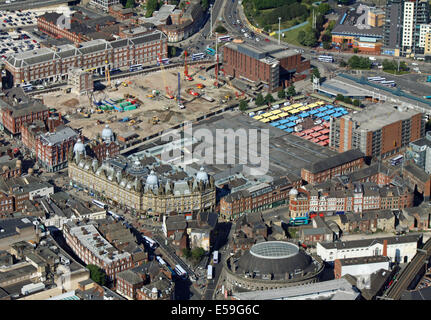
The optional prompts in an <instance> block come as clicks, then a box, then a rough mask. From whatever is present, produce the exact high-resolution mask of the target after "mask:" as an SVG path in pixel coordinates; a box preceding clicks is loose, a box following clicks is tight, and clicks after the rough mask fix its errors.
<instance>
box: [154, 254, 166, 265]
mask: <svg viewBox="0 0 431 320" xmlns="http://www.w3.org/2000/svg"><path fill="white" fill-rule="evenodd" d="M156 260H157V261H158V262H159V263H160V265H161V266H165V265H166V262H165V260H163V259H162V257H160V256H156Z"/></svg>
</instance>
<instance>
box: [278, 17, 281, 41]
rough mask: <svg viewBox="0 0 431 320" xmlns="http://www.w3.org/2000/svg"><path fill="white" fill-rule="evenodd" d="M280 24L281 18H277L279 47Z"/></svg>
mask: <svg viewBox="0 0 431 320" xmlns="http://www.w3.org/2000/svg"><path fill="white" fill-rule="evenodd" d="M280 22H281V17H278V45H280V35H281V33H280Z"/></svg>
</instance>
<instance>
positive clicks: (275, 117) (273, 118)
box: [269, 116, 280, 121]
mask: <svg viewBox="0 0 431 320" xmlns="http://www.w3.org/2000/svg"><path fill="white" fill-rule="evenodd" d="M279 118H280V117H279V116H272V117H269V119H270V120H271V121H275V120H277V119H279Z"/></svg>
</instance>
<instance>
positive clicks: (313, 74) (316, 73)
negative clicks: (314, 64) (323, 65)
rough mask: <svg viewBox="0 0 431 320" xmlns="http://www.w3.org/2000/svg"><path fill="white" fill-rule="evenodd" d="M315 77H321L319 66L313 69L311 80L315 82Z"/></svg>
mask: <svg viewBox="0 0 431 320" xmlns="http://www.w3.org/2000/svg"><path fill="white" fill-rule="evenodd" d="M313 78H318V79H320V72H319V69H318V68H313V70H312V71H311V82H313Z"/></svg>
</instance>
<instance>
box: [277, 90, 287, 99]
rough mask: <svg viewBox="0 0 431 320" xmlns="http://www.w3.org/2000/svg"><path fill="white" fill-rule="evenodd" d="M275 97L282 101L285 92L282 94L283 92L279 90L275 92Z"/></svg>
mask: <svg viewBox="0 0 431 320" xmlns="http://www.w3.org/2000/svg"><path fill="white" fill-rule="evenodd" d="M277 97H278V99H284V98H286V92H284V90H280V91H278V92H277Z"/></svg>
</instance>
